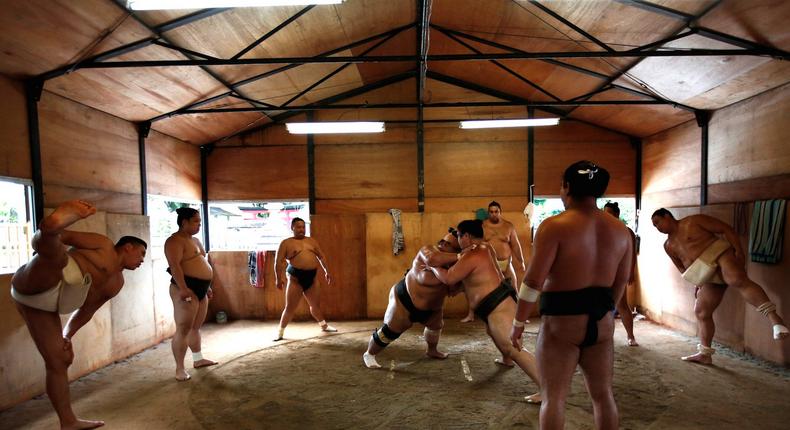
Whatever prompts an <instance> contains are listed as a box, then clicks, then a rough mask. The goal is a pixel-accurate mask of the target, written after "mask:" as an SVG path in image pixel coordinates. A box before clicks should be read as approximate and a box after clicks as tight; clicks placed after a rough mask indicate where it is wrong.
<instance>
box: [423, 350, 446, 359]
mask: <svg viewBox="0 0 790 430" xmlns="http://www.w3.org/2000/svg"><path fill="white" fill-rule="evenodd" d="M425 356H426V357H430V358H438V359H440V360H444V359H445V358H447V354H446V353H444V352H439V351H438V350H433V351H431V350H428V351H427V352H426V353H425Z"/></svg>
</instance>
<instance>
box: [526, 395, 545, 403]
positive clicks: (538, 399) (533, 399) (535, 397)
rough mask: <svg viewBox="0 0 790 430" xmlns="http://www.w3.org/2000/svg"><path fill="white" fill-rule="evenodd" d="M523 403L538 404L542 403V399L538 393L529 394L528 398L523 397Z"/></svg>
mask: <svg viewBox="0 0 790 430" xmlns="http://www.w3.org/2000/svg"><path fill="white" fill-rule="evenodd" d="M524 401H526V402H527V403H532V404H538V405H539V404H540V402H542V401H543V398H542V397H540V393H535V394H530V395H529V396H524Z"/></svg>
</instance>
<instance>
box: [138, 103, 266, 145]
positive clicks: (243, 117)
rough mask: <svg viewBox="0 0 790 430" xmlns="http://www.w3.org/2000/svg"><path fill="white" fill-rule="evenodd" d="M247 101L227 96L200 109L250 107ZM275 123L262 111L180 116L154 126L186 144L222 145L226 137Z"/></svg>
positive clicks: (155, 128) (153, 126) (158, 122)
mask: <svg viewBox="0 0 790 430" xmlns="http://www.w3.org/2000/svg"><path fill="white" fill-rule="evenodd" d="M250 106H251V105H250V104H249V103H248V102H246V101H240V100H238V99H236V98H232V97H225V98H222V99H219V100H217V101H216V102H214V103H209V104H207V105H204V106H201V107H199V108H198V109H210V108H248V107H250ZM269 122H271V120H270V119H269V117H267V116H266V115H264V114H263V113H260V112H222V113H205V114H190V115H177V116H173V117H170V118H166V119H163V120H160V121H157V122H155V123H153V125H152V128H153V129H154V130H157V131H160V132H162V133H164V134H167V135H170V136H173V137H175V138H177V139H180V140H182V141H184V142H188V143H192V144H195V145H202V144H206V143H212V142H218V141H219V142H221V141H222V140H223V139H224V138H225V137H226V136H229V135H231V134H235V133H238V132H241V131H243V130H245V129H247V128H250V127H256V126H262V125H265V124H268V123H269Z"/></svg>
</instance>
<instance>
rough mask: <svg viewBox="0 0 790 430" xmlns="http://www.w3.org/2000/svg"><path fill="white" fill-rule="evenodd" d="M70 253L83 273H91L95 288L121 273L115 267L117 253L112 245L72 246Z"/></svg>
mask: <svg viewBox="0 0 790 430" xmlns="http://www.w3.org/2000/svg"><path fill="white" fill-rule="evenodd" d="M108 243H111V242H109V241H108ZM68 253H69V255H71V257H72V258H73V259H74V261H76V262H77V265H78V266H80V271H82V274H83V275H84V274H86V273H90V275H91V283H92V285H93V287H94V288H101V287H102V286H103V285H104V284H106V283H107V281H108V280H110V279H113V280H114V279H116V275H118V274H120V271H118V270H114V268H113V266H114V265H115V258H116V257H117V255H116V254H115V250H114V248H113V247H112V246H107V247H102V248H99V249H78V248H71V249H69V251H68Z"/></svg>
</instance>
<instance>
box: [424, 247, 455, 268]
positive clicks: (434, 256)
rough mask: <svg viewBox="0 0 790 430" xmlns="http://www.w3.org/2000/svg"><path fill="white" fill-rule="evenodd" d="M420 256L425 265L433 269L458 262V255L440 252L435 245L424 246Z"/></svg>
mask: <svg viewBox="0 0 790 430" xmlns="http://www.w3.org/2000/svg"><path fill="white" fill-rule="evenodd" d="M419 254H420V259H421V260H422V261H423V262H424V263H425V264H427V265H428V266H433V267H438V266H447V265H448V264H452V263H455V262H456V261H458V254H453V253H450V252H442V251H439V248H437V247H436V246H433V245H426V246H423V247H422V248H420V252H419Z"/></svg>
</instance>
